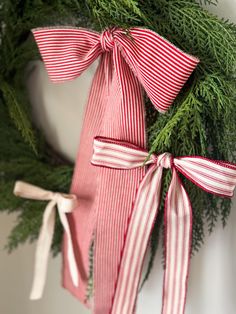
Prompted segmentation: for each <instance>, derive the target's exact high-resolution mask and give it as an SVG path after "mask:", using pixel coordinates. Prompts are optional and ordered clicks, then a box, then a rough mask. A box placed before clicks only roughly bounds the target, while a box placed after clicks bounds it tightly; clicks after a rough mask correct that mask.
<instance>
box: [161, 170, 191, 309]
mask: <svg viewBox="0 0 236 314" xmlns="http://www.w3.org/2000/svg"><path fill="white" fill-rule="evenodd" d="M191 238H192V208H191V204H190V200H189V198H188V195H187V193H186V191H185V189H184V187H183V185H182V183H181V181H180V178H179V177H178V174H177V172H176V170H175V168H173V175H172V181H171V184H170V187H169V190H168V193H167V197H166V202H165V258H166V264H165V274H164V284H163V302H162V314H183V313H184V308H185V301H186V293H187V279H188V271H189V262H190V250H191Z"/></svg>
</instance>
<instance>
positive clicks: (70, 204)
mask: <svg viewBox="0 0 236 314" xmlns="http://www.w3.org/2000/svg"><path fill="white" fill-rule="evenodd" d="M13 192H14V194H15V195H16V196H19V197H22V198H29V199H34V200H41V201H45V200H50V202H49V203H48V205H47V207H46V209H45V211H44V214H43V222H42V227H41V230H40V233H39V238H38V242H37V247H36V255H35V270H34V280H33V286H32V289H31V294H30V299H32V300H36V299H40V298H41V296H42V293H43V289H44V286H45V280H46V273H47V262H48V258H49V254H50V247H51V243H52V239H53V232H54V227H55V219H56V216H55V206H57V209H58V213H59V217H60V220H61V223H62V225H63V227H64V230H65V233H66V235H67V238H68V252H67V254H68V261H69V267H70V273H71V278H72V281H73V283H74V285H75V286H78V270H77V265H76V260H75V254H74V250H73V244H72V237H71V233H70V228H69V223H68V220H67V217H66V213H70V212H72V211H73V209H74V208H75V207H76V206H77V204H78V203H77V197H76V196H75V195H73V194H62V193H54V192H51V191H47V190H44V189H41V188H39V187H37V186H34V185H32V184H29V183H26V182H22V181H17V182H16V183H15V187H14V191H13Z"/></svg>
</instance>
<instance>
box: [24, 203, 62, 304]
mask: <svg viewBox="0 0 236 314" xmlns="http://www.w3.org/2000/svg"><path fill="white" fill-rule="evenodd" d="M55 206H56V202H55V201H51V202H50V203H48V205H47V207H46V209H45V211H44V214H43V223H42V227H41V230H40V234H39V238H38V242H37V248H36V254H35V269H34V280H33V285H32V289H31V294H30V299H31V300H38V299H40V298H41V297H42V293H43V289H44V286H45V280H46V275H47V264H48V259H49V254H50V247H51V243H52V238H53V232H54V227H55V217H56V215H55Z"/></svg>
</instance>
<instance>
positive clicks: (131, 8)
mask: <svg viewBox="0 0 236 314" xmlns="http://www.w3.org/2000/svg"><path fill="white" fill-rule="evenodd" d="M202 2H205V3H208V4H216V2H217V1H213V0H212V1H211V0H206V1H195V0H146V1H141V0H139V1H138V0H119V1H115V0H88V1H80V0H53V1H46V0H18V1H13V0H0V20H1V21H2V23H1V25H0V38H1V43H0V45H1V49H0V61H1V68H0V117H1V123H0V210H8V211H9V212H12V211H18V213H19V219H18V224H17V225H16V227H15V229H14V230H13V232H12V233H11V235H10V238H9V242H8V248H9V249H13V248H15V247H17V245H18V244H19V243H23V242H25V241H26V240H27V239H30V240H34V239H35V238H36V237H37V234H38V230H39V226H40V224H41V215H42V209H43V206H44V204H41V203H38V202H31V201H26V200H22V199H18V198H15V197H13V195H12V188H13V183H14V181H15V180H16V179H22V180H26V181H29V182H32V183H34V184H38V185H43V186H44V187H45V188H50V189H55V190H59V191H67V190H68V188H69V184H70V180H71V174H72V167H71V165H68V163H67V162H61V161H60V162H58V158H57V156H56V154H55V153H54V152H52V150H51V149H50V147H48V145H46V143H45V141H44V139H43V138H42V135H41V133H40V132H39V131H38V130H36V129H35V126H34V125H32V121H31V114H30V105H29V103H28V100H27V94H26V92H25V87H24V77H26V75H28V73H27V72H26V68H27V67H26V65H27V62H28V61H29V60H34V59H36V58H39V56H38V51H37V49H36V46H35V43H34V41H33V40H32V36H30V29H32V28H34V27H39V26H44V25H55V24H69V25H75V26H83V27H91V28H93V29H96V30H101V29H103V28H105V27H108V26H110V25H118V26H121V27H125V28H128V27H131V26H143V27H148V28H150V29H153V30H154V31H156V32H158V33H159V34H161V35H162V36H164V37H166V38H167V39H168V40H170V41H171V42H173V43H174V44H176V45H177V46H178V47H180V48H181V49H183V50H184V51H186V52H188V53H191V54H193V55H196V56H198V57H199V58H200V60H201V63H200V64H199V66H198V67H197V69H196V71H194V73H193V74H192V76H191V77H190V79H189V80H188V82H187V84H186V85H185V87H184V88H183V89H182V91H181V93H180V94H179V95H178V97H177V98H176V100H175V102H174V104H173V105H172V107H171V108H170V110H169V111H168V113H167V114H165V115H161V114H159V113H157V112H156V111H155V110H154V109H153V107H152V105H151V104H150V102H149V100H148V99H147V101H146V110H147V132H148V143H149V149H150V153H151V152H156V153H161V152H165V151H169V152H171V153H172V154H173V155H176V156H181V155H202V156H207V157H210V158H214V159H223V160H229V161H235V159H236V156H235V138H236V128H235V121H236V106H235V99H236V97H235V96H236V95H235V93H236V92H235V91H236V80H235V76H234V73H235V69H236V26H235V25H234V24H232V23H229V22H228V21H225V20H222V19H219V18H217V17H215V16H213V15H212V14H210V13H208V12H207V11H206V10H204V9H202V7H201V6H200V3H202ZM35 12H37V13H36V14H35ZM182 179H183V182H184V185H185V187H186V189H187V191H188V193H189V196H190V199H191V202H192V207H193V242H192V253H194V252H196V251H197V250H198V249H199V248H200V246H201V244H202V243H203V240H204V223H206V224H207V226H208V230H209V232H211V231H212V230H213V229H214V226H215V224H216V222H217V220H218V218H220V219H221V220H222V224H223V225H225V224H226V222H227V218H228V216H229V214H230V206H231V202H230V200H226V199H220V198H217V197H214V196H212V195H209V194H207V193H205V192H203V191H202V190H200V189H199V188H198V187H196V186H194V185H193V184H192V183H191V182H189V181H187V180H186V179H184V178H182ZM169 181H170V172H165V176H164V178H163V191H162V193H163V197H162V204H161V208H160V211H159V215H158V217H157V222H156V225H155V227H154V230H153V234H152V238H151V242H150V245H151V259H150V264H149V268H148V273H147V276H146V278H147V277H148V274H149V273H150V269H151V266H152V263H153V259H154V256H155V252H156V250H157V247H158V239H159V237H160V235H161V234H162V230H163V207H164V206H163V200H164V196H165V194H166V191H167V188H168V184H169ZM60 241H61V229H60V227H59V223H58V228H57V230H56V233H55V238H54V246H53V250H54V252H58V251H59V250H60Z"/></svg>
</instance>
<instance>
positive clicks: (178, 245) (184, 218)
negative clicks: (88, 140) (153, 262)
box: [92, 137, 236, 314]
mask: <svg viewBox="0 0 236 314" xmlns="http://www.w3.org/2000/svg"><path fill="white" fill-rule="evenodd" d="M147 157H148V152H147V151H145V150H143V149H140V148H139V147H137V146H135V145H132V144H130V143H127V142H123V141H117V140H111V139H108V138H99V137H98V138H96V139H95V140H94V154H93V157H92V164H93V165H96V166H102V167H108V168H114V169H134V168H138V167H143V166H144V163H145V161H146V159H147ZM146 165H150V167H149V169H148V171H147V172H146V175H145V176H144V178H143V180H142V182H141V184H140V186H139V189H138V192H137V195H136V200H135V203H134V208H133V212H132V215H131V218H130V222H129V226H128V230H127V233H126V236H125V238H126V241H125V244H124V248H123V256H122V259H121V265H120V267H119V269H120V272H119V274H118V278H117V283H116V284H117V288H116V293H115V295H114V298H113V305H112V310H111V313H112V314H131V313H133V311H134V307H135V301H136V298H137V291H138V285H139V280H140V274H141V271H142V265H143V259H144V256H145V252H146V249H147V245H148V241H149V237H150V233H151V231H152V228H153V224H154V221H155V218H156V216H157V213H158V208H159V204H160V196H161V179H162V171H163V168H166V169H171V170H172V180H171V183H170V186H169V189H168V193H167V195H166V199H165V254H166V255H165V276H164V284H163V304H162V314H182V313H184V307H185V300H186V291H187V276H188V270H189V259H190V248H191V236H192V232H191V231H192V230H191V228H192V208H191V203H190V200H189V197H188V194H187V193H186V191H185V189H184V186H183V184H182V182H181V180H180V178H179V176H178V172H180V173H182V174H183V175H184V176H185V177H187V178H188V179H189V180H191V181H192V182H193V183H195V184H196V185H198V186H199V187H200V188H202V189H203V190H205V191H207V192H209V193H213V194H217V195H220V196H226V197H232V196H233V190H234V188H235V185H236V165H235V164H231V163H228V162H222V161H214V160H209V159H207V158H203V157H199V156H186V157H178V158H174V157H172V156H171V154H169V153H163V154H160V155H157V156H156V155H154V154H153V155H151V157H150V159H149V160H148V161H147V162H146ZM124 188H125V187H124Z"/></svg>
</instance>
